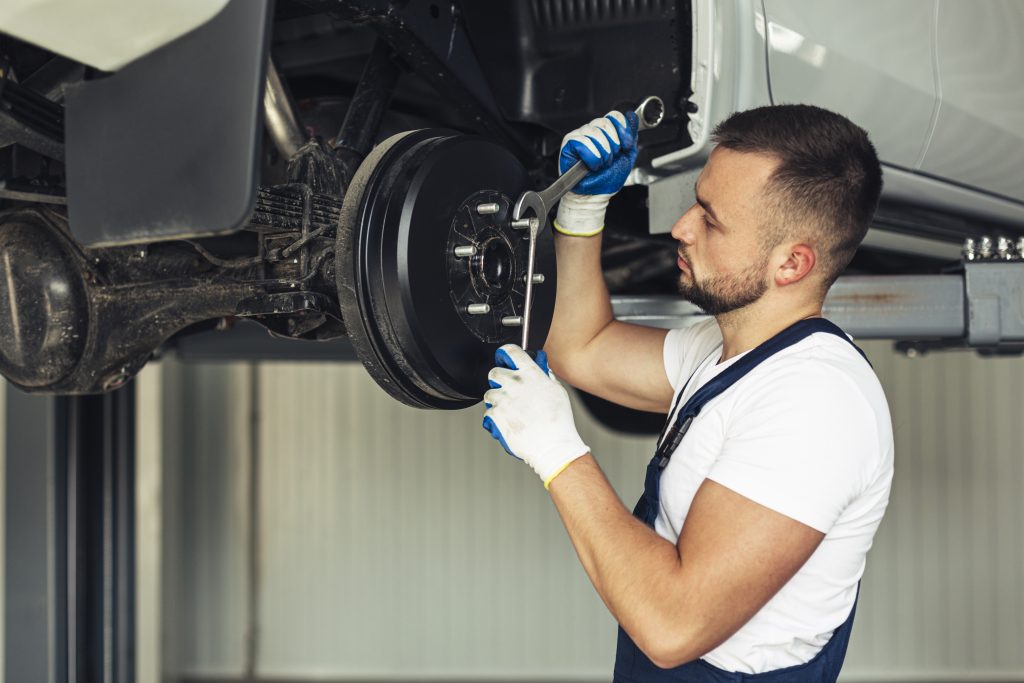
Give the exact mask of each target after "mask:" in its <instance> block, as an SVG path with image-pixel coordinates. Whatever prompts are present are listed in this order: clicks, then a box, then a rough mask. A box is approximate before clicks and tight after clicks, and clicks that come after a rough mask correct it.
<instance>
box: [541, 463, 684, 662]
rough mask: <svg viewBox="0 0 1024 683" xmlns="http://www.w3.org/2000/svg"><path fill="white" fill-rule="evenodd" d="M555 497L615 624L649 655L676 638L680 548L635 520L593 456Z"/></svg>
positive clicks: (575, 467) (558, 483)
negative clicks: (663, 640)
mask: <svg viewBox="0 0 1024 683" xmlns="http://www.w3.org/2000/svg"><path fill="white" fill-rule="evenodd" d="M550 492H551V497H552V500H553V501H554V503H555V507H556V508H557V509H558V513H559V515H560V516H561V518H562V522H563V523H564V524H565V528H566V530H567V531H568V533H569V537H570V538H571V539H572V543H573V546H574V547H575V549H576V553H577V554H578V555H579V558H580V561H581V563H582V564H583V568H584V569H585V570H586V572H587V576H589V577H590V580H591V582H592V583H593V584H594V587H595V588H596V589H597V592H598V594H599V595H600V596H601V599H602V600H604V603H605V604H606V605H607V606H608V609H609V610H610V611H611V613H612V615H613V616H614V617H615V619H616V620H617V621H618V622H619V623H620V624H621V625H622V627H623V628H625V629H626V631H627V632H628V633H629V634H630V635H631V636H632V637H633V638H634V640H636V641H637V644H638V645H640V647H641V648H642V649H644V650H645V651H647V650H649V649H654V650H657V649H658V648H659V647H662V644H661V643H660V642H658V643H655V642H653V641H654V639H656V638H662V637H669V638H673V639H674V638H675V635H674V634H677V633H679V630H680V619H681V618H685V617H684V615H683V614H682V613H681V609H680V608H681V605H680V604H679V600H678V586H679V575H680V572H681V564H680V560H679V553H678V551H677V549H676V547H675V546H674V545H672V544H671V543H669V542H668V541H666V540H665V539H663V538H661V537H660V536H658V535H657V534H655V533H654V532H653V531H652V530H651V529H650V528H648V527H647V526H645V525H644V524H643V523H642V522H640V521H639V520H637V519H636V518H635V517H633V516H632V515H631V514H630V512H629V511H628V510H627V509H626V508H625V507H624V506H623V504H622V502H621V501H620V500H619V499H618V496H617V495H616V494H615V491H614V489H612V487H611V485H610V484H609V483H608V481H607V479H605V477H604V474H603V472H601V469H600V467H598V465H597V462H596V461H595V460H594V459H593V457H592V456H590V455H587V456H584V457H582V458H579V459H577V460H576V461H575V462H574V463H573V464H572V465H570V466H569V467H568V468H567V469H566V470H565V471H564V472H562V473H561V474H560V475H558V477H556V478H555V479H554V481H552V482H551V488H550Z"/></svg>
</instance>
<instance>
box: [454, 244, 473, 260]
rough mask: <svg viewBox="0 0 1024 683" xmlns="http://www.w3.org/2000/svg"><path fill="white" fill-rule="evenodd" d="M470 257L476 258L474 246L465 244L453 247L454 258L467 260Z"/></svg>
mask: <svg viewBox="0 0 1024 683" xmlns="http://www.w3.org/2000/svg"><path fill="white" fill-rule="evenodd" d="M470 256H476V247H475V246H474V245H472V244H467V245H465V246H461V247H455V258H469V257H470Z"/></svg>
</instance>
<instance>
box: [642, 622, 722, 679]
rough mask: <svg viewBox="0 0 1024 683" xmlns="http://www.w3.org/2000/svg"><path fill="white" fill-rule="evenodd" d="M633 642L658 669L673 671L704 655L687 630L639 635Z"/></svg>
mask: <svg viewBox="0 0 1024 683" xmlns="http://www.w3.org/2000/svg"><path fill="white" fill-rule="evenodd" d="M635 642H636V645H637V647H638V648H640V651H641V652H643V653H644V654H645V655H646V656H647V658H648V659H649V660H651V663H652V664H654V665H655V666H656V667H658V668H659V669H674V668H675V667H677V666H682V665H683V664H686V663H688V662H692V661H693V660H695V659H697V658H699V657H700V656H701V655H703V654H705V652H704V651H703V650H702V649H701V644H700V643H699V642H698V639H697V638H696V637H695V634H693V635H691V633H690V632H689V630H688V629H679V628H674V629H671V628H670V629H659V630H658V632H657V633H651V634H647V635H641V637H639V638H637V639H636V641H635Z"/></svg>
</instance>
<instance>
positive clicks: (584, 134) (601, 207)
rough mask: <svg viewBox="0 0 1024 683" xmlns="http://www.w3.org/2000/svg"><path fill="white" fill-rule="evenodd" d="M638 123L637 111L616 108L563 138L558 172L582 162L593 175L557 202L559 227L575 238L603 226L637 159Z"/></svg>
mask: <svg viewBox="0 0 1024 683" xmlns="http://www.w3.org/2000/svg"><path fill="white" fill-rule="evenodd" d="M639 125H640V119H639V118H638V116H637V114H636V112H632V111H630V112H626V114H622V113H621V112H617V111H613V112H609V113H608V114H607V115H606V116H603V117H601V118H599V119H594V120H593V121H591V122H590V123H588V124H587V125H585V126H582V127H580V128H577V129H576V130H574V131H573V132H571V133H569V134H568V135H566V136H565V138H563V140H562V150H561V152H560V154H559V157H558V170H559V172H560V173H565V172H566V171H567V170H569V169H570V168H571V167H572V166H573V165H574V164H575V163H576V162H577V161H582V162H583V163H584V164H586V166H587V168H588V169H590V175H588V176H587V177H586V178H584V179H583V180H581V181H580V182H579V183H577V184H576V187H574V188H573V190H572V192H569V193H567V194H566V195H565V196H564V197H563V198H562V201H561V202H560V203H559V204H558V216H557V217H556V218H555V224H554V225H555V229H556V230H558V231H559V232H561V233H564V234H566V235H573V236H575V237H590V236H592V235H596V234H598V233H599V232H601V231H602V230H603V229H604V215H605V210H606V209H607V208H608V200H609V199H611V197H612V195H614V194H615V193H616V192H618V191H619V190H620V189H622V185H623V184H624V183H625V182H626V178H627V177H628V176H629V173H630V171H632V170H633V164H634V163H635V162H636V153H637V146H636V136H637V131H638V128H639Z"/></svg>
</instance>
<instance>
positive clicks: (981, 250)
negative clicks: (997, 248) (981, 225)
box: [978, 237, 992, 259]
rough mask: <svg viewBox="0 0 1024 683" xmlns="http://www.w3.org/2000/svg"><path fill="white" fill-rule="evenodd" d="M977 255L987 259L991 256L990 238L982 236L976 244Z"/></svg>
mask: <svg viewBox="0 0 1024 683" xmlns="http://www.w3.org/2000/svg"><path fill="white" fill-rule="evenodd" d="M978 255H979V256H981V258H984V259H988V258H992V238H991V237H982V238H981V243H980V244H979V246H978Z"/></svg>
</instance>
